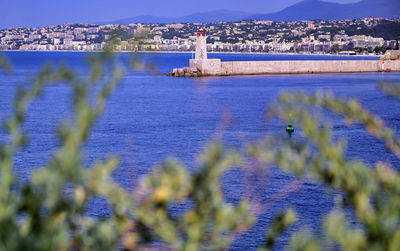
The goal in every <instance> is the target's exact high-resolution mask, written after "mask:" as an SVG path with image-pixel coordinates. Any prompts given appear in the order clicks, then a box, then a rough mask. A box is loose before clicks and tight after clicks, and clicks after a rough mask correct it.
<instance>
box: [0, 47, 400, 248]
mask: <svg viewBox="0 0 400 251" xmlns="http://www.w3.org/2000/svg"><path fill="white" fill-rule="evenodd" d="M0 62H2V63H0V68H1V67H2V68H9V64H8V63H5V62H6V61H5V60H3V59H0ZM87 62H88V64H89V66H90V71H89V74H88V77H81V76H80V75H77V74H76V73H75V72H74V71H72V70H70V69H69V68H68V67H67V66H62V65H61V66H59V67H52V66H47V67H45V68H43V69H42V70H41V71H40V72H39V73H38V75H37V77H36V78H35V81H34V83H33V85H32V86H31V88H30V89H22V88H20V89H18V91H17V95H16V99H15V102H14V106H13V110H14V113H13V115H12V116H11V117H10V118H9V119H8V120H7V121H6V123H5V129H6V131H7V132H8V135H9V142H6V143H3V144H1V147H0V168H1V175H0V229H1V231H0V250H117V249H129V250H133V249H137V250H149V249H154V250H226V249H229V247H230V245H231V243H232V242H233V241H234V239H235V237H237V236H238V235H240V234H241V233H243V232H245V231H247V230H248V229H249V228H250V227H251V226H252V224H253V223H254V222H255V220H256V218H257V216H258V215H260V212H259V213H254V210H252V207H253V206H254V200H252V198H250V197H247V196H243V197H242V198H240V199H239V201H238V202H236V203H234V204H232V203H228V202H227V201H226V199H225V197H224V192H223V190H222V185H221V178H222V176H223V175H224V173H225V172H226V171H227V170H229V169H230V168H232V167H235V168H237V167H240V166H241V167H242V171H243V172H247V171H249V170H250V169H251V168H249V166H247V164H246V163H247V162H246V160H248V159H254V160H257V161H258V162H257V163H261V164H262V167H263V168H265V169H269V168H271V167H274V166H279V167H280V168H282V169H283V170H285V171H287V172H290V173H293V174H295V175H297V176H298V177H299V178H312V179H314V180H315V181H317V182H320V183H322V184H325V185H326V187H328V188H331V189H334V190H335V191H338V192H339V194H340V195H341V197H340V199H338V200H337V201H338V202H337V204H336V207H335V208H334V210H333V211H332V212H327V216H326V219H325V221H324V229H325V233H324V234H323V235H324V238H321V236H313V234H312V233H310V232H307V231H305V230H301V231H300V232H296V233H295V234H293V235H292V237H291V244H290V249H293V250H320V249H321V248H324V249H330V248H329V247H332V249H335V247H337V246H339V247H340V249H343V250H366V249H368V250H400V215H399V214H400V177H399V174H398V171H397V170H395V169H394V168H393V167H392V166H391V165H390V163H385V162H383V161H381V162H378V163H376V164H375V165H374V166H369V165H368V164H366V163H363V162H362V161H360V160H358V161H352V160H349V159H348V158H347V156H346V142H345V140H344V139H341V140H334V139H333V136H332V132H331V129H330V126H329V125H327V124H326V122H323V123H322V122H321V121H324V120H322V119H321V118H320V117H319V115H320V114H326V113H324V112H318V110H322V111H328V112H329V113H335V114H337V115H340V116H342V117H343V118H344V121H345V123H346V124H347V125H349V126H351V125H352V124H354V123H360V124H362V125H363V126H364V128H365V129H366V130H367V131H368V132H369V133H370V134H371V135H373V136H375V137H376V138H377V139H379V140H381V141H382V142H384V143H385V145H386V147H387V149H388V150H389V151H391V152H393V153H394V154H395V155H396V156H397V157H399V156H400V140H399V138H398V137H397V136H396V134H395V132H394V130H392V129H390V128H388V127H387V126H385V124H384V122H383V121H382V120H381V119H379V118H378V117H376V116H374V115H372V114H371V113H370V112H368V111H367V110H365V109H364V108H363V107H362V105H361V104H360V103H359V102H358V101H356V100H353V99H350V100H341V99H337V98H335V97H334V96H333V95H331V94H327V93H316V94H314V95H305V94H283V95H281V96H280V99H279V101H278V102H277V103H276V104H273V105H272V106H271V107H272V108H271V109H270V110H269V111H268V116H269V117H278V118H280V119H282V120H283V121H286V120H287V119H288V115H289V114H290V118H291V120H292V121H293V124H294V125H295V127H296V133H298V131H301V132H302V133H303V134H304V137H292V138H290V139H288V138H286V137H280V136H270V137H267V138H265V139H263V140H262V141H260V142H257V143H254V144H253V145H250V146H249V147H248V151H247V153H246V154H239V153H238V152H235V151H228V150H226V149H224V147H223V146H222V144H221V143H219V142H218V141H214V142H213V143H211V144H210V145H209V146H208V147H207V148H206V149H205V150H204V153H203V154H202V155H201V158H200V163H201V166H200V167H199V168H196V169H195V171H191V172H189V171H188V169H187V168H186V167H184V166H183V165H182V164H180V163H179V162H178V161H176V160H172V159H169V160H167V161H165V163H164V164H163V165H161V166H160V167H159V168H156V169H153V170H152V172H150V173H149V174H148V175H145V176H144V177H142V180H141V183H140V184H139V185H138V186H137V187H135V189H134V191H133V193H128V192H127V191H125V190H124V189H122V188H121V187H120V186H119V185H118V184H117V183H115V182H114V181H113V179H112V177H111V174H112V172H113V170H114V169H115V168H116V167H117V166H118V163H119V159H118V157H109V158H108V159H107V160H105V161H100V160H98V161H96V162H95V164H93V166H90V167H87V166H84V164H83V155H82V146H83V144H85V142H86V141H87V140H88V138H89V136H90V132H91V128H92V126H93V125H94V124H95V123H96V121H97V119H98V118H99V116H100V115H101V113H102V112H103V110H104V107H105V104H106V100H107V98H108V97H109V95H110V94H111V93H112V92H113V90H114V89H115V88H116V87H117V86H118V84H119V83H120V82H121V79H122V77H123V71H122V70H121V69H122V67H121V65H120V63H119V62H118V60H116V58H114V57H113V54H112V53H111V51H110V50H106V51H105V52H104V53H98V54H93V55H91V56H90V57H89V58H88V61H87ZM55 84H65V85H67V86H69V87H70V88H71V89H72V94H73V95H72V99H73V110H74V116H73V119H72V120H71V121H69V122H65V123H63V124H61V125H60V127H59V130H58V139H59V141H60V146H59V147H58V148H57V149H54V153H53V155H52V157H51V159H50V161H49V162H48V163H47V164H46V165H45V166H43V167H41V168H38V169H35V170H34V171H33V174H32V176H31V178H30V179H29V181H27V182H21V181H19V180H18V178H17V177H16V174H15V172H14V158H15V154H16V153H17V152H18V151H19V150H20V149H21V148H22V147H24V146H26V145H27V144H28V142H29V138H28V135H27V133H26V132H25V131H24V130H23V129H22V128H23V123H24V122H25V119H26V112H27V110H28V107H29V105H30V104H31V103H32V102H33V101H34V99H35V98H37V97H38V96H40V95H41V93H42V92H43V90H44V88H46V86H48V85H55ZM379 87H380V88H381V89H382V90H383V91H385V92H386V93H388V94H390V95H393V96H399V92H398V86H395V85H390V84H381V85H379ZM283 128H284V127H283ZM297 129H301V130H297ZM96 198H104V199H106V201H107V204H108V207H109V209H110V213H109V215H108V216H107V217H102V218H95V217H91V216H89V215H88V214H87V208H88V204H89V202H90V201H91V200H93V199H96ZM173 209H174V210H173ZM348 209H350V210H352V211H354V217H355V219H349V217H348V216H347V214H346V213H345V212H346V210H348ZM261 213H262V212H261ZM354 220H355V221H356V223H357V224H354V222H353V221H354ZM296 221H297V216H296V213H295V211H294V210H292V209H287V210H283V212H282V213H281V214H278V215H277V216H276V218H275V219H274V220H273V221H272V223H271V224H270V226H267V229H266V230H265V233H266V234H265V239H266V241H265V243H264V244H263V245H262V246H261V247H260V250H272V249H274V247H275V243H276V242H277V239H278V238H279V237H280V236H281V235H282V234H283V233H285V232H286V231H287V230H289V228H290V227H291V226H292V225H293V224H295V222H296ZM325 236H326V237H325Z"/></svg>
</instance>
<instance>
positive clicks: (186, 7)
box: [0, 0, 379, 28]
mask: <svg viewBox="0 0 400 251" xmlns="http://www.w3.org/2000/svg"><path fill="white" fill-rule="evenodd" d="M300 1H301V0H196V1H194V0H0V28H6V27H16V26H47V25H53V24H63V23H75V22H88V23H94V22H102V21H113V20H116V19H120V18H127V17H134V16H140V15H156V16H168V17H177V16H183V15H187V14H191V13H194V12H202V11H210V10H217V9H227V10H240V11H245V12H250V13H270V12H274V11H278V10H281V9H283V8H285V7H287V6H290V5H292V4H294V3H297V2H300ZM325 1H330V2H337V3H353V2H358V1H360V0H325ZM378 1H379V0H378Z"/></svg>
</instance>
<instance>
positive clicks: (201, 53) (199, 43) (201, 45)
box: [189, 29, 221, 75]
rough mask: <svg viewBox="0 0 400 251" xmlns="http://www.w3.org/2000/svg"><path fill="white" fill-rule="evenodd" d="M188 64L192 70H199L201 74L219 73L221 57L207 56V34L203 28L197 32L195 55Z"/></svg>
mask: <svg viewBox="0 0 400 251" xmlns="http://www.w3.org/2000/svg"><path fill="white" fill-rule="evenodd" d="M189 65H190V67H189V68H190V69H191V71H192V72H199V73H201V74H202V75H219V74H221V59H208V58H207V36H206V32H205V31H204V30H203V29H200V30H199V31H198V32H197V37H196V55H195V58H194V59H191V60H190V64H189Z"/></svg>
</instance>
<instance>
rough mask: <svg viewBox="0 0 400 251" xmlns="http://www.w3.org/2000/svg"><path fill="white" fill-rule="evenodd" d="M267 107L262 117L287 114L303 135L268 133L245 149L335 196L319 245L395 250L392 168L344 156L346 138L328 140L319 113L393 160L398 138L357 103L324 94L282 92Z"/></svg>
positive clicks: (399, 228)
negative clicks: (358, 132)
mask: <svg viewBox="0 0 400 251" xmlns="http://www.w3.org/2000/svg"><path fill="white" fill-rule="evenodd" d="M379 87H380V88H381V89H382V90H385V92H387V93H388V94H391V95H396V93H395V90H397V89H398V86H396V85H393V84H383V83H382V84H380V85H379ZM397 95H398V93H397ZM271 107H273V108H271V109H270V110H269V111H268V116H275V115H276V116H278V117H279V118H281V119H283V120H286V119H287V117H288V115H290V117H291V119H292V120H293V121H294V124H296V125H297V126H298V127H300V128H301V130H302V133H303V134H304V138H302V139H299V140H297V141H296V140H282V139H281V138H278V137H271V138H268V139H266V140H264V141H263V142H262V143H260V144H259V145H257V146H252V147H250V148H249V152H250V154H253V155H254V156H257V157H258V158H259V159H260V160H261V161H263V162H264V163H268V164H269V163H271V162H275V163H277V164H278V165H279V167H281V168H282V169H284V170H286V171H288V172H292V173H294V174H296V175H297V176H299V177H303V178H311V179H314V180H316V181H318V182H321V183H323V184H325V185H326V186H327V187H329V188H332V189H334V190H335V191H338V192H339V193H340V194H341V196H342V198H341V199H340V200H339V202H338V203H337V205H336V208H335V209H334V210H333V211H332V212H330V213H329V214H328V216H327V217H326V219H325V223H324V228H325V232H326V233H325V234H326V235H327V241H325V242H326V243H323V244H324V246H325V247H329V246H330V247H333V246H335V245H339V246H340V249H341V250H400V176H399V172H398V170H396V169H395V168H394V167H393V166H391V164H390V163H385V162H383V161H379V162H377V163H375V165H374V166H369V165H368V164H366V163H364V162H362V160H357V161H353V160H350V159H349V158H348V157H347V156H346V141H345V140H344V139H339V140H334V139H333V135H332V131H331V126H330V125H329V124H327V122H326V119H325V118H321V116H320V114H336V115H338V116H341V117H342V118H343V119H344V123H345V124H347V125H348V126H351V125H352V124H354V123H360V124H361V125H362V126H363V127H364V128H365V129H366V131H367V132H369V134H371V135H372V136H374V137H375V138H377V139H378V140H380V141H382V142H383V143H384V145H385V146H386V148H387V150H388V151H390V152H392V153H393V154H394V155H395V156H397V158H399V157H400V139H399V138H398V137H397V136H396V134H395V132H394V130H392V129H390V128H388V127H387V126H385V124H384V122H383V120H381V119H380V118H378V117H376V116H374V115H373V114H372V113H371V112H369V111H367V110H366V109H365V108H363V107H362V105H361V104H360V103H359V102H358V101H356V100H354V99H350V100H342V99H338V98H335V97H334V96H333V95H332V94H329V93H323V92H318V93H316V94H314V95H306V94H283V95H281V96H280V100H279V103H278V104H277V105H273V106H271ZM321 110H322V112H321ZM331 116H332V115H331ZM272 146H273V147H272ZM271 149H273V151H274V153H273V154H271ZM347 209H350V210H352V211H354V214H355V219H351V218H350V219H349V217H348V216H347V217H346V215H347V214H346V210H347ZM354 220H355V222H356V224H354ZM295 239H297V242H298V238H295ZM312 242H314V241H312ZM319 242H322V240H319ZM294 246H298V245H294ZM313 246H314V245H313ZM309 249H310V250H311V249H314V248H312V247H309Z"/></svg>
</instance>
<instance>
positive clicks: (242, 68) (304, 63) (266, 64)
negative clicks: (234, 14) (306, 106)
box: [167, 51, 400, 77]
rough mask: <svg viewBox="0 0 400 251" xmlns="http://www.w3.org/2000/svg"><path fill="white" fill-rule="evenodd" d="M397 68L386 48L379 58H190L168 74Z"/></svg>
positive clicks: (397, 57)
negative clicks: (260, 59)
mask: <svg viewBox="0 0 400 251" xmlns="http://www.w3.org/2000/svg"><path fill="white" fill-rule="evenodd" d="M357 72H400V51H387V52H386V54H385V55H384V56H383V57H381V59H380V60H297V61H296V60H292V61H231V62H221V60H220V59H191V60H190V65H189V67H185V68H180V69H179V68H178V69H174V71H173V72H171V73H168V74H167V75H168V76H175V77H202V76H233V75H267V74H312V73H357Z"/></svg>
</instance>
